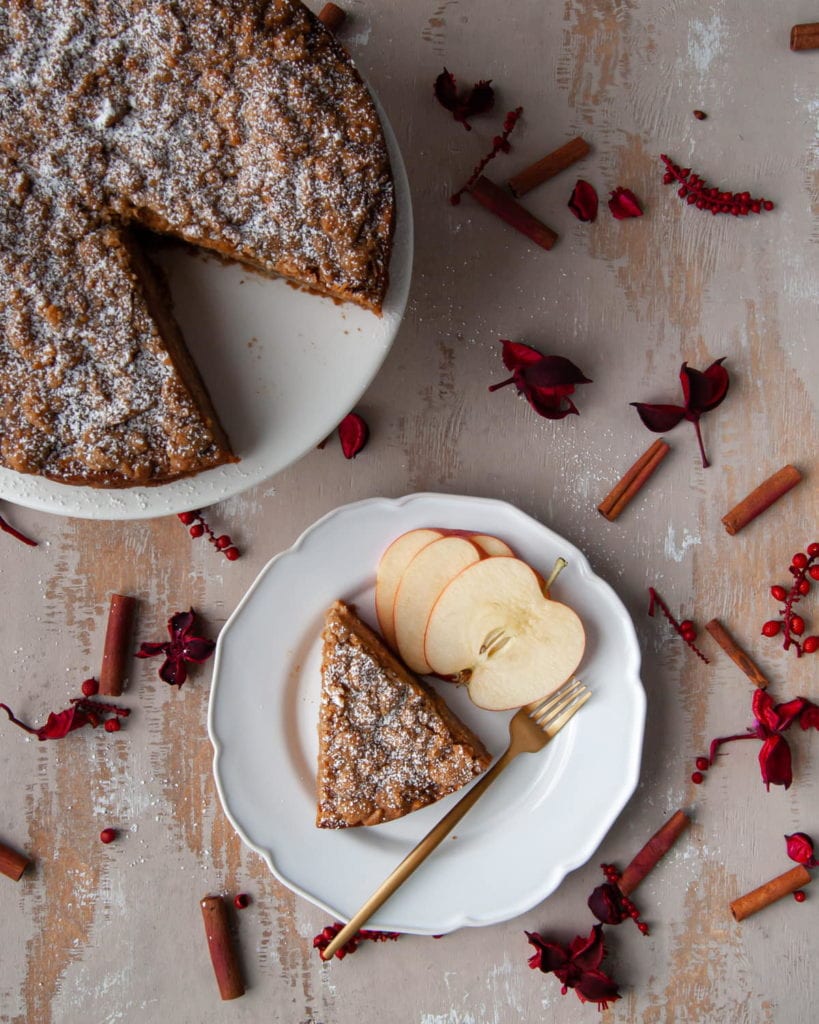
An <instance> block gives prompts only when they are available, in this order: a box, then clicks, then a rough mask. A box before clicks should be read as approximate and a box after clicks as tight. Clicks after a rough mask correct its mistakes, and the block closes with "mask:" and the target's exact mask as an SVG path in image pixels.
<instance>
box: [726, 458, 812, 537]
mask: <svg viewBox="0 0 819 1024" xmlns="http://www.w3.org/2000/svg"><path fill="white" fill-rule="evenodd" d="M801 479H802V474H801V473H800V472H799V470H798V469H797V468H796V467H795V466H783V467H782V469H780V470H779V472H777V473H774V475H773V476H769V477H768V479H767V480H764V481H763V482H762V483H761V484H760V485H759V487H756V488H755V489H754V490H753V491H751V493H750V494H749V495H748V496H747V497H746V498H743V499H742V501H741V502H740V503H739V504H738V505H735V506H734V508H732V509H731V511H730V512H728V513H726V514H725V515H724V516H723V517H722V522H723V524H724V526H725V529H726V530H727V531H728V533H730V534H731V535H732V536H733V535H734V534H735V533H739V531H740V530H741V529H742V528H743V527H744V526H747V525H748V523H750V522H751V520H753V519H756V517H757V516H758V515H760V514H761V513H762V512H764V511H765V509H766V508H770V506H771V505H773V503H774V502H775V501H779V499H780V498H781V497H782V496H783V495H785V494H787V493H788V491H789V490H790V489H791V488H792V487H796V485H797V484H798V483H799V481H800V480H801Z"/></svg>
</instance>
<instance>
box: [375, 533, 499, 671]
mask: <svg viewBox="0 0 819 1024" xmlns="http://www.w3.org/2000/svg"><path fill="white" fill-rule="evenodd" d="M482 557H484V556H483V555H482V552H481V550H480V548H478V546H477V545H476V544H473V543H472V541H471V540H467V539H466V538H465V537H454V536H449V537H440V538H439V539H438V540H434V541H432V543H431V544H427V545H426V546H425V547H423V548H421V550H420V551H419V552H418V554H417V555H416V556H415V557H414V558H413V560H412V561H411V562H410V564H409V565H408V566H407V568H406V569H405V570H404V575H403V576H402V577H401V582H400V583H399V585H398V590H397V591H396V593H395V604H394V605H393V632H394V635H395V643H396V646H397V648H398V653H399V654H400V655H401V657H402V659H403V660H404V663H405V664H406V665H407V666H408V667H409V668H411V669H412V671H413V672H420V673H422V674H423V673H426V672H429V671H430V666H429V663H428V662H427V660H426V658H425V657H424V634H425V632H426V626H427V619H428V618H429V613H430V611H431V610H432V606H433V605H434V604H435V602H436V601H437V599H438V595H439V594H440V593H441V592H442V591H443V589H444V588H445V587H446V586H447V584H448V583H450V582H451V580H453V579H454V578H455V577H456V576H457V575H458V574H459V573H460V572H461V571H462V570H464V569H465V568H466V567H467V566H468V565H472V564H473V563H475V562H478V561H479V560H480V559H481V558H482Z"/></svg>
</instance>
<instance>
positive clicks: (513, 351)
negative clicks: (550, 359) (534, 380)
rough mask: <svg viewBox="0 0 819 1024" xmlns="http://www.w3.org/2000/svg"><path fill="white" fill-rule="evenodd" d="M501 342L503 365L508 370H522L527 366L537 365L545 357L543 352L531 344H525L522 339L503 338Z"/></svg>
mask: <svg viewBox="0 0 819 1024" xmlns="http://www.w3.org/2000/svg"><path fill="white" fill-rule="evenodd" d="M500 343H501V346H502V347H503V365H504V366H505V367H506V369H507V370H522V369H523V368H524V367H526V366H533V365H536V364H537V363H539V362H540V361H541V359H543V354H542V353H541V352H538V350H537V349H536V348H532V346H531V345H524V344H523V342H521V341H509V340H508V339H507V338H501V339H500Z"/></svg>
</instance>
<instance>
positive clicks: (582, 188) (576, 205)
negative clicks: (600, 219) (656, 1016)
mask: <svg viewBox="0 0 819 1024" xmlns="http://www.w3.org/2000/svg"><path fill="white" fill-rule="evenodd" d="M597 205H598V199H597V189H596V188H595V187H594V185H590V184H589V183H588V182H587V181H584V180H583V179H582V178H578V180H577V184H576V185H575V187H574V189H573V191H572V195H571V198H570V199H569V209H570V210H571V211H572V213H573V214H574V215H575V217H577V219H578V220H582V221H584V222H589V221H593V220H596V219H597Z"/></svg>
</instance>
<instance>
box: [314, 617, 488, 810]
mask: <svg viewBox="0 0 819 1024" xmlns="http://www.w3.org/2000/svg"><path fill="white" fill-rule="evenodd" d="M376 644H378V641H377V640H376V641H375V642H373V638H372V634H371V633H370V632H369V630H367V629H366V627H363V626H361V625H360V624H359V623H357V622H356V620H355V618H354V617H353V616H352V615H351V613H350V612H349V610H348V609H347V608H346V607H344V606H342V605H340V604H337V605H335V606H334V607H333V608H332V609H331V611H330V613H329V614H328V618H327V624H326V628H325V632H324V657H323V662H322V692H321V710H320V724H319V742H320V753H319V765H320V768H319V801H318V802H319V810H318V818H317V823H318V824H319V826H320V827H322V828H342V827H344V826H347V825H359V824H365V825H372V824H377V823H378V822H380V821H386V820H389V819H391V818H396V817H398V816H399V815H402V814H406V813H407V812H408V811H412V810H415V809H417V808H418V807H422V806H424V805H426V804H429V803H432V802H433V801H435V800H438V799H440V798H441V797H442V796H446V795H447V794H448V793H451V792H454V791H455V790H456V789H460V788H461V787H462V786H464V785H466V784H467V783H468V782H469V781H471V780H472V779H473V778H474V777H475V775H478V774H480V772H481V771H483V769H484V768H485V767H486V765H487V763H488V756H486V754H485V751H483V749H482V745H481V744H480V741H478V740H477V739H475V738H474V737H469V736H468V734H467V731H466V727H465V726H463V725H462V723H460V722H458V723H457V726H456V727H455V729H453V727H452V722H451V721H447V720H445V718H444V717H443V716H442V714H441V711H440V708H439V706H438V704H437V702H436V701H435V700H434V698H432V697H431V696H430V694H429V693H428V692H427V691H426V690H425V689H424V688H423V687H422V686H421V684H420V683H418V682H416V681H415V680H413V679H411V677H409V676H408V675H407V674H406V673H404V672H400V671H398V670H397V669H396V668H395V666H394V664H393V663H392V659H391V658H390V657H389V656H388V655H385V654H383V653H382V652H381V650H380V649H379V647H380V645H379V646H376ZM456 730H457V732H456ZM470 738H471V739H472V740H473V741H474V742H473V743H471V744H470V742H469V739H470Z"/></svg>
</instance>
